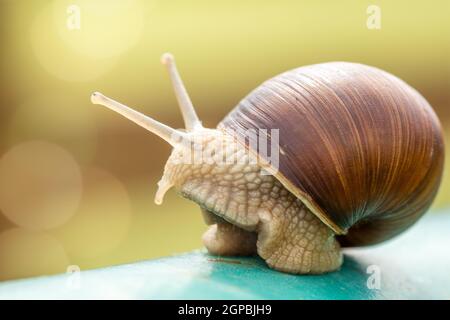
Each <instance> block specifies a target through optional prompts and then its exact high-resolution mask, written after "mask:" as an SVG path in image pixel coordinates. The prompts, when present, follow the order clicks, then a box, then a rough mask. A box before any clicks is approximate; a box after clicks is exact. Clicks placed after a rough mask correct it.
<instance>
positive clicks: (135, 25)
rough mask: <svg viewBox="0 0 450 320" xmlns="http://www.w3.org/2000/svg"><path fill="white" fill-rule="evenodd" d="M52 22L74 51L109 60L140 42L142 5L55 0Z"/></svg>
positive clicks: (104, 0)
mask: <svg viewBox="0 0 450 320" xmlns="http://www.w3.org/2000/svg"><path fill="white" fill-rule="evenodd" d="M53 21H54V23H55V28H56V29H57V30H58V34H59V36H60V37H61V39H62V40H63V41H64V42H65V43H66V44H67V45H68V46H70V47H71V48H72V49H73V50H75V51H76V52H78V53H80V54H82V55H85V56H87V57H90V58H110V57H113V56H118V55H120V54H121V53H123V52H124V51H126V50H128V49H129V48H131V47H132V46H133V45H135V44H136V43H137V42H138V41H139V40H140V38H141V34H142V30H143V27H144V6H143V5H142V3H141V1H135V0H127V1H123V0H120V1H119V0H57V1H54V3H53Z"/></svg>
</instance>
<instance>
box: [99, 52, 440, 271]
mask: <svg viewBox="0 0 450 320" xmlns="http://www.w3.org/2000/svg"><path fill="white" fill-rule="evenodd" d="M162 62H163V63H164V64H165V65H166V66H167V69H168V71H169V75H170V78H171V80H172V84H173V87H174V91H175V94H176V96H177V100H178V102H179V105H180V110H181V113H182V115H183V119H184V123H185V128H186V131H181V130H175V129H173V128H170V127H168V126H166V125H164V124H162V123H160V122H158V121H156V120H154V119H152V118H150V117H147V116H145V115H143V114H140V113H139V112H137V111H135V110H132V109H131V108H129V107H127V106H125V105H122V104H120V103H119V102H117V101H114V100H112V99H110V98H108V97H105V96H103V95H101V94H99V93H94V94H93V95H92V102H93V103H97V104H102V105H104V106H106V107H108V108H110V109H112V110H114V111H116V112H118V113H120V114H122V115H123V116H125V117H126V118H128V119H130V120H131V121H133V122H135V123H137V124H138V125H140V126H142V127H144V128H146V129H147V130H149V131H151V132H153V133H154V134H156V135H158V136H160V137H161V138H163V139H164V140H166V141H167V142H168V143H170V144H171V145H172V146H173V147H174V149H173V151H172V154H171V155H170V157H169V159H168V161H167V163H166V166H165V169H164V175H163V177H162V179H161V180H160V181H159V183H158V191H157V193H156V197H155V202H156V203H157V204H161V203H162V201H163V198H164V194H165V193H166V192H167V191H168V190H169V189H170V188H172V187H174V188H175V189H176V190H177V191H178V192H179V193H181V194H182V195H183V196H184V197H186V198H188V199H190V200H193V201H194V202H196V203H197V204H198V205H199V206H200V207H201V209H202V213H203V216H204V218H205V222H206V223H207V224H208V225H209V226H210V227H209V229H208V231H207V232H206V233H205V234H204V235H203V243H204V245H205V246H206V248H207V249H208V251H209V252H210V253H212V254H217V255H252V254H255V253H257V254H258V255H259V256H261V257H262V258H263V259H264V260H265V261H266V262H267V264H268V265H269V266H270V267H272V268H274V269H276V270H279V271H284V272H290V273H323V272H329V271H333V270H336V269H339V267H340V266H341V264H342V253H341V251H340V246H341V245H342V246H362V245H372V244H376V243H380V242H382V241H385V240H387V239H390V238H392V237H394V236H396V235H397V234H399V233H401V232H402V231H404V230H406V229H407V228H409V227H410V226H411V225H412V224H414V223H415V222H416V221H417V220H418V219H419V218H420V217H421V216H422V215H423V214H424V213H425V212H426V210H427V209H428V208H429V207H430V205H431V203H432V201H433V199H434V197H435V195H436V193H437V190H438V188H439V184H440V180H441V177H442V172H443V163H444V142H443V135H442V129H441V126H440V123H439V120H438V118H437V116H436V114H435V113H434V111H433V109H432V107H431V106H430V105H429V104H428V102H427V101H426V100H425V99H424V98H423V97H422V96H421V95H420V94H419V93H418V92H417V91H416V90H414V89H413V88H412V87H410V86H409V85H407V84H406V83H405V82H403V81H402V80H400V79H398V78H396V77H395V76H393V75H391V74H389V73H387V72H385V71H382V70H379V69H376V68H373V67H369V66H365V65H361V64H355V63H346V62H332V63H323V64H318V65H312V66H306V67H302V68H298V69H294V70H290V71H287V72H284V73H282V74H280V75H278V76H276V77H274V78H272V79H269V80H267V81H265V82H264V83H263V84H261V85H260V86H259V87H257V88H256V89H255V90H253V91H252V92H251V93H250V94H249V95H247V97H245V98H244V99H243V100H242V101H241V102H240V103H239V104H238V105H237V106H236V107H235V108H234V109H233V110H232V111H231V112H230V113H229V114H228V116H227V117H225V119H224V120H222V121H221V122H220V123H219V125H218V126H217V129H206V128H204V127H203V126H202V124H201V122H200V120H199V118H198V117H197V114H196V112H195V109H194V107H193V105H192V102H191V100H190V98H189V95H188V94H187V91H186V89H185V87H184V85H183V82H182V80H181V78H180V75H179V73H178V71H177V69H176V65H175V61H174V59H173V56H172V55H170V54H166V55H163V58H162ZM242 129H244V130H242ZM260 129H262V130H260ZM273 129H274V130H277V131H276V132H277V134H276V136H272V135H271V134H269V135H267V136H266V133H267V132H269V130H270V132H272V131H271V130H273ZM248 132H258V137H256V136H253V140H252V141H258V145H260V141H261V140H260V138H261V135H260V133H261V134H262V133H264V135H263V137H266V138H267V137H268V138H269V139H268V140H270V141H266V142H269V144H270V145H271V146H272V145H273V144H274V141H275V144H276V145H277V146H279V147H280V148H279V151H280V152H279V153H278V152H277V153H276V155H277V159H278V160H279V161H276V163H277V165H274V163H272V162H271V161H270V160H269V158H268V153H267V152H264V150H262V151H261V150H258V148H255V145H254V144H253V143H251V141H250V140H251V139H247V138H248V137H246V136H245V135H246V134H247V133H248ZM278 133H279V134H278ZM278 138H279V139H278ZM263 140H264V139H263ZM247 142H248V143H247ZM270 154H271V156H272V150H271V152H270ZM263 169H264V170H263ZM263 173H272V175H267V174H263Z"/></svg>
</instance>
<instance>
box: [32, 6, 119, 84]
mask: <svg viewBox="0 0 450 320" xmlns="http://www.w3.org/2000/svg"><path fill="white" fill-rule="evenodd" d="M52 13H53V11H52V7H51V6H47V7H44V8H43V9H42V10H41V11H40V12H38V13H37V14H36V17H35V19H34V21H33V23H32V24H31V29H30V38H31V39H30V40H31V47H32V49H33V53H34V54H35V56H36V58H37V60H38V61H39V63H40V64H41V65H42V67H43V68H44V69H45V70H46V71H47V72H49V73H50V74H52V75H53V76H55V77H57V78H59V79H62V80H66V81H89V80H93V79H95V78H97V77H99V76H101V75H102V74H104V73H105V72H107V71H108V70H110V69H111V68H112V67H113V66H114V65H115V63H116V59H115V58H103V59H98V58H90V57H86V56H81V55H80V53H79V52H78V51H76V50H74V49H73V48H72V47H71V46H69V45H68V44H67V43H66V42H65V41H63V40H62V39H61V37H60V36H59V31H58V30H57V28H56V27H55V23H54V20H53V14H52Z"/></svg>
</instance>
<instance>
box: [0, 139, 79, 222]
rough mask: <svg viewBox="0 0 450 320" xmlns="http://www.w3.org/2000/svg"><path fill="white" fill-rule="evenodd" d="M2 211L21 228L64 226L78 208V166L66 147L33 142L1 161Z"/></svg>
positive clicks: (11, 151)
mask: <svg viewBox="0 0 450 320" xmlns="http://www.w3.org/2000/svg"><path fill="white" fill-rule="evenodd" d="M0 177H1V179H0V208H1V210H2V212H3V213H4V215H5V216H6V217H7V218H8V219H9V220H10V221H12V222H13V223H15V224H16V225H18V226H21V227H24V228H27V229H33V230H46V229H51V228H55V227H58V226H60V225H62V224H64V223H65V222H66V221H67V220H68V219H70V217H71V216H72V215H73V214H74V213H75V211H76V209H77V208H78V205H79V202H80V198H81V192H82V182H81V173H80V169H79V166H78V164H77V163H76V162H75V160H74V159H73V157H72V156H71V154H70V153H68V152H67V151H66V150H64V149H63V148H61V147H59V146H57V145H55V144H51V143H47V142H44V141H31V142H25V143H22V144H20V145H17V146H15V147H13V148H12V149H10V150H9V151H8V152H7V153H6V154H5V155H4V156H3V157H2V158H1V159H0Z"/></svg>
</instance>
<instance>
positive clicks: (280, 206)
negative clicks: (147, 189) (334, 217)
mask: <svg viewBox="0 0 450 320" xmlns="http://www.w3.org/2000/svg"><path fill="white" fill-rule="evenodd" d="M197 134H198V135H200V134H201V133H197ZM204 136H206V139H205V138H204V144H203V145H202V147H201V149H202V150H203V154H205V155H209V154H213V153H212V152H211V151H212V150H214V151H215V154H214V156H213V158H214V159H212V160H214V161H209V159H204V160H203V161H202V162H201V163H198V164H192V163H191V164H186V163H183V162H181V161H177V160H179V159H180V158H182V157H183V156H184V154H185V152H186V150H185V149H184V147H182V146H180V147H175V148H174V150H173V151H172V154H171V156H170V157H169V159H168V161H167V163H166V166H165V169H164V175H163V178H162V181H164V183H167V184H169V185H173V186H174V187H175V189H176V190H177V191H178V192H180V193H181V195H182V196H184V197H186V198H188V199H190V200H192V201H194V202H196V203H197V204H199V205H200V207H201V208H202V211H203V214H204V218H205V222H206V223H207V224H208V225H211V226H210V227H209V229H208V231H206V233H205V234H204V236H203V243H204V245H205V247H206V248H207V249H208V251H209V252H210V253H212V254H216V255H251V254H255V253H257V254H258V255H259V256H261V257H262V258H263V259H264V260H265V261H266V263H267V264H268V265H269V266H270V267H272V268H274V269H276V270H279V271H283V272H289V273H323V272H328V271H333V270H336V269H338V268H339V267H340V266H341V264H342V254H341V252H340V246H339V243H338V242H337V241H336V239H335V235H334V232H333V231H332V230H331V229H330V228H328V227H327V226H326V225H325V224H324V223H323V222H322V221H320V219H318V218H317V217H316V216H315V215H314V214H312V213H311V212H310V211H309V210H308V209H307V208H306V207H305V205H304V204H303V203H302V202H301V201H300V200H299V199H298V198H297V197H295V196H294V195H293V194H292V193H290V192H289V191H288V190H287V189H286V188H285V187H284V186H283V185H282V184H281V183H280V182H279V181H278V180H277V179H276V178H275V177H274V176H273V175H263V174H261V172H262V171H261V167H260V166H259V164H257V163H256V162H252V161H251V159H252V157H251V155H250V154H249V153H248V152H246V150H245V148H243V146H242V145H241V144H239V143H237V142H236V141H235V140H234V139H233V138H231V137H230V136H228V135H226V134H224V133H222V132H220V131H217V130H207V131H205V134H204ZM202 141H203V139H202ZM218 145H222V146H225V148H218V147H217V146H218ZM222 150H234V155H235V159H236V161H231V162H230V163H221V162H220V161H218V159H221V158H222V157H223V156H224V153H221V151H222ZM230 154H231V153H230V152H229V151H227V156H228V157H230Z"/></svg>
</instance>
